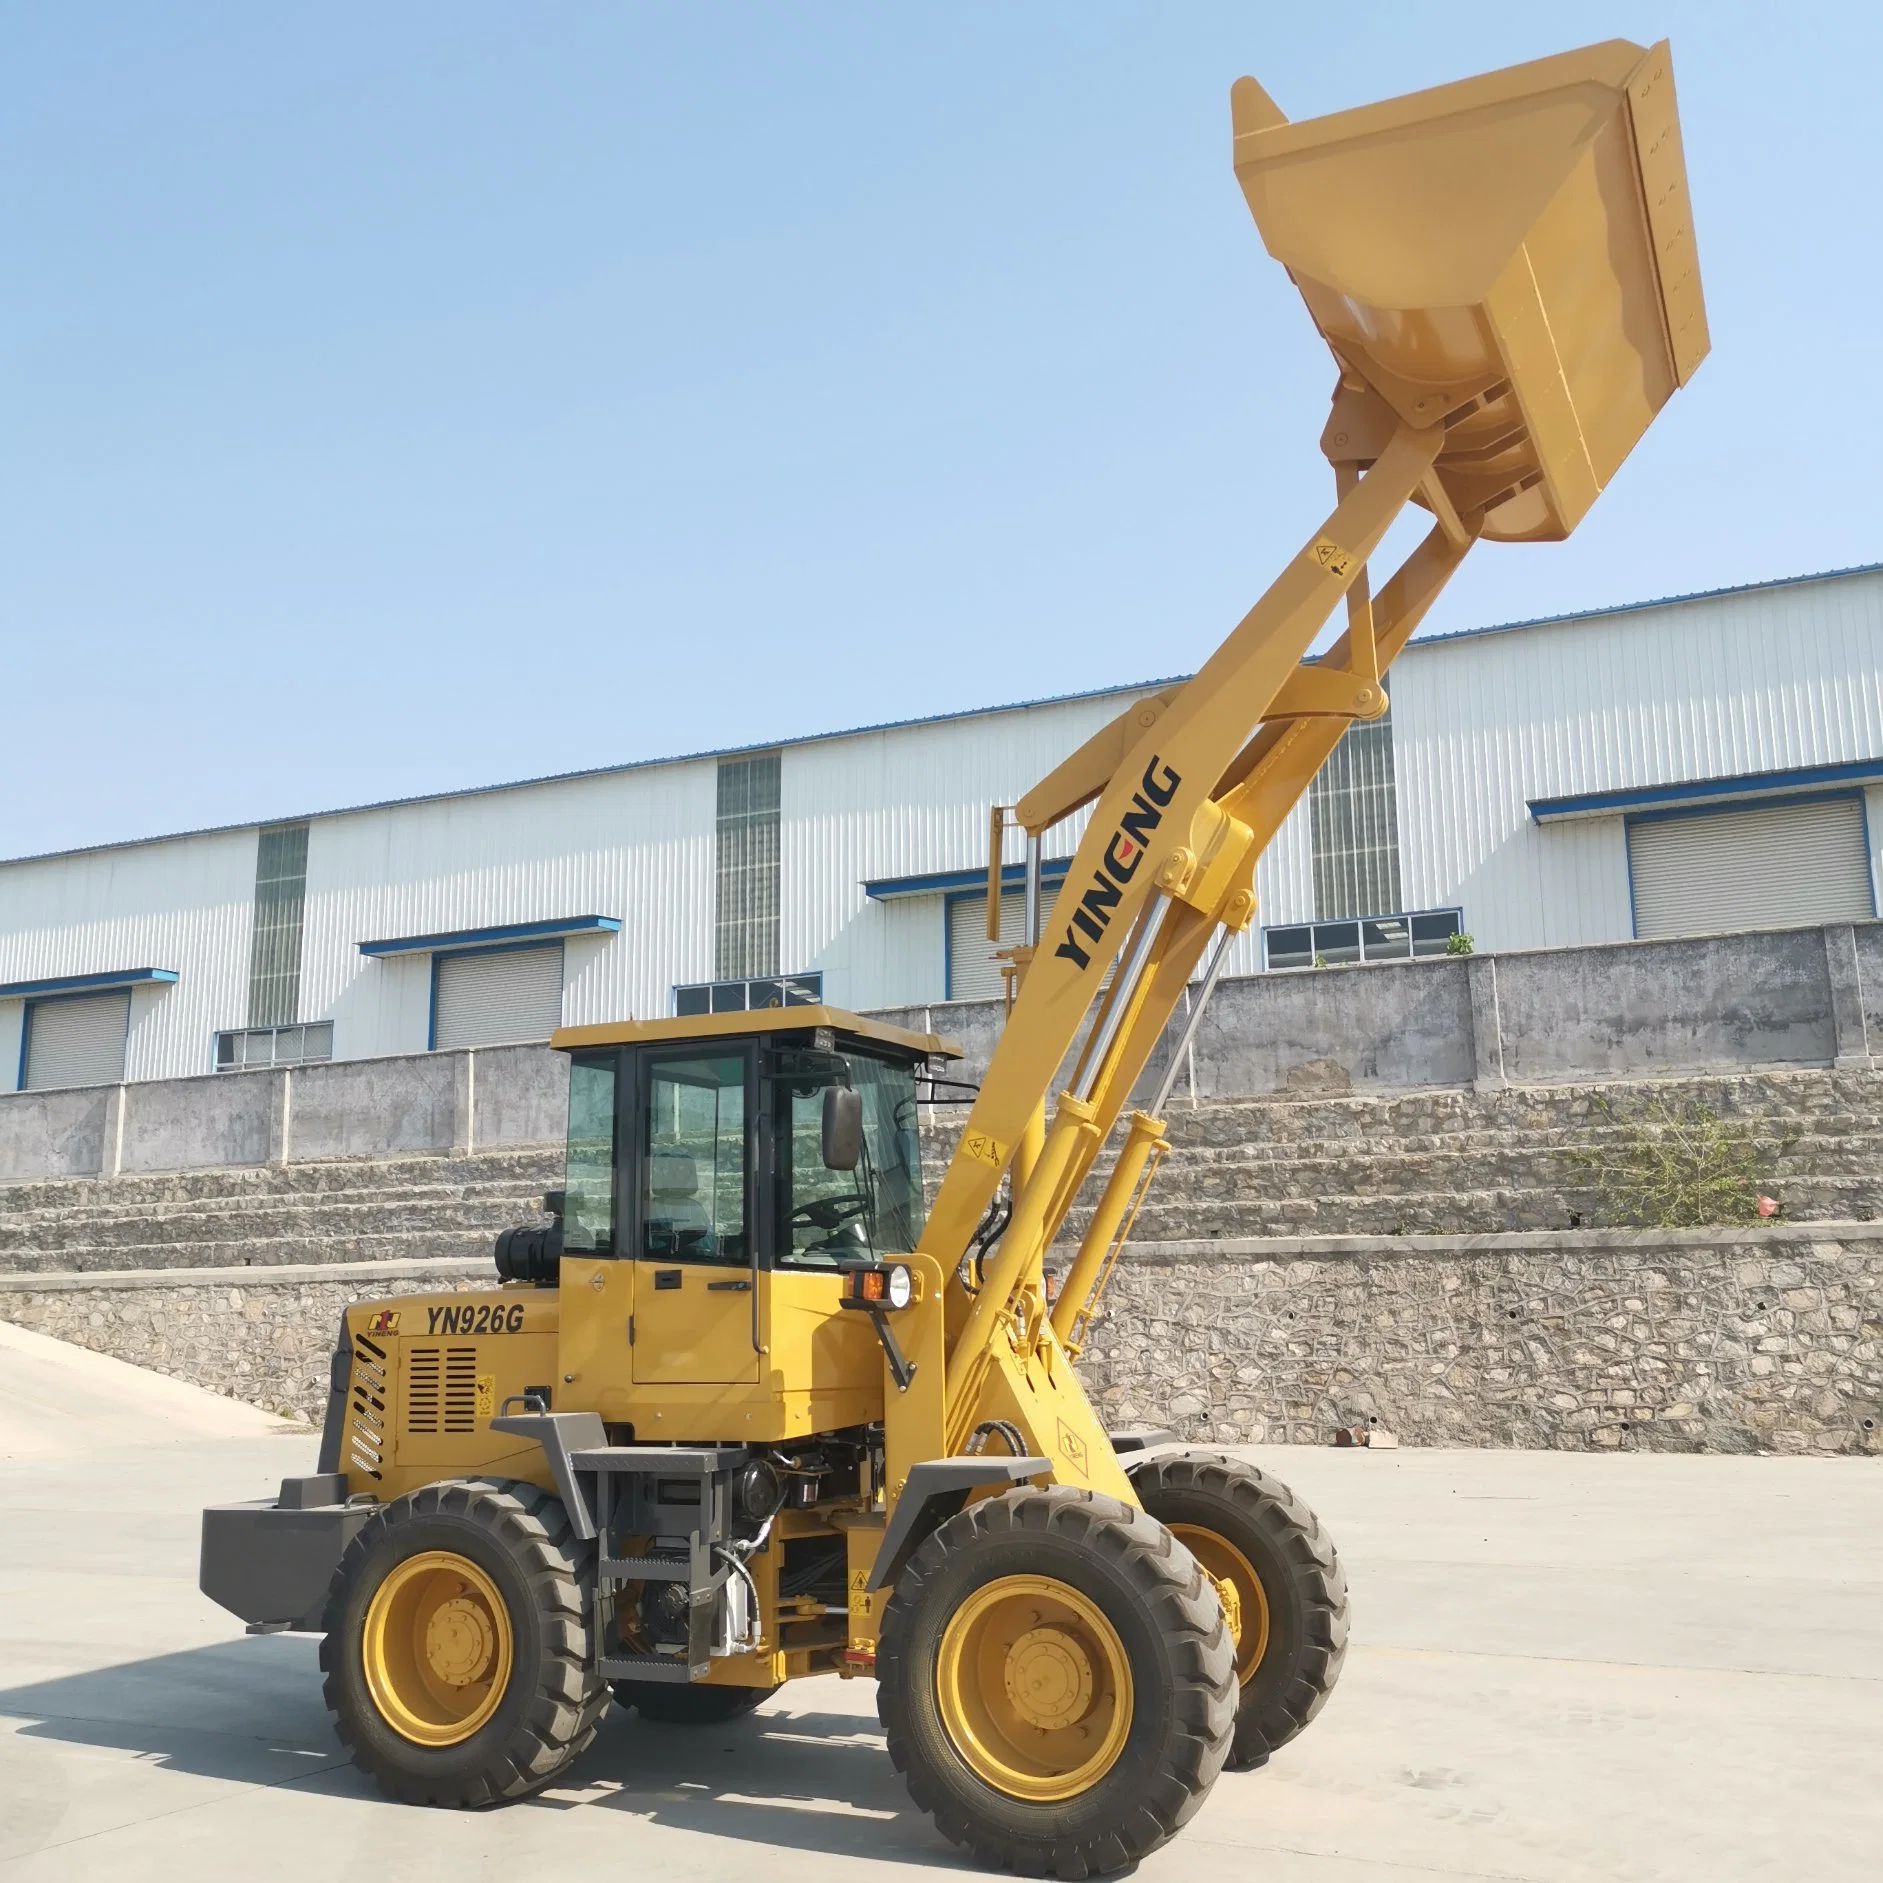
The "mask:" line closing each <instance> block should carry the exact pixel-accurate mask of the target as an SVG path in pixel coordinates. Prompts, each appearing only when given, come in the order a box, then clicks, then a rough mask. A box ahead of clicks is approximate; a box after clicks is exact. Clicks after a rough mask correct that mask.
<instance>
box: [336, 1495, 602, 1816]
mask: <svg viewBox="0 0 1883 1883" xmlns="http://www.w3.org/2000/svg"><path fill="white" fill-rule="evenodd" d="M590 1594H591V1583H590V1579H589V1573H588V1571H587V1569H586V1567H585V1565H584V1564H583V1562H582V1559H581V1556H580V1554H579V1546H578V1545H577V1543H576V1540H575V1535H574V1531H573V1529H572V1528H571V1526H570V1523H569V1520H568V1516H567V1513H566V1512H565V1511H564V1510H563V1507H562V1504H561V1503H560V1501H559V1500H558V1499H556V1498H554V1497H552V1496H551V1495H550V1494H549V1493H548V1492H546V1491H541V1490H538V1489H537V1488H536V1487H535V1486H534V1485H529V1484H517V1483H510V1482H505V1481H490V1480H479V1479H473V1480H466V1481H461V1482H446V1483H442V1484H431V1485H427V1486H426V1487H425V1488H424V1489H423V1490H420V1491H415V1492H413V1493H412V1495H411V1496H409V1497H402V1498H399V1499H398V1500H397V1501H396V1502H394V1503H391V1504H388V1505H386V1506H385V1508H384V1509H382V1510H381V1511H380V1512H379V1513H378V1515H377V1516H375V1517H374V1518H373V1520H372V1522H371V1523H369V1524H367V1525H366V1527H365V1528H364V1529H363V1530H361V1531H360V1533H359V1534H358V1535H357V1536H356V1537H355V1538H354V1539H353V1541H352V1543H350V1544H349V1545H348V1547H347V1550H346V1553H345V1555H343V1556H342V1557H341V1559H340V1566H339V1568H338V1569H337V1570H336V1571H335V1572H334V1582H333V1591H332V1594H331V1595H330V1596H329V1598H328V1605H327V1615H326V1624H327V1634H326V1637H325V1639H324V1640H323V1641H322V1642H321V1646H320V1665H321V1670H322V1672H323V1673H325V1675H326V1676H327V1679H326V1685H325V1689H324V1694H325V1698H326V1701H327V1705H328V1707H329V1708H330V1709H331V1711H332V1713H333V1715H334V1725H335V1729H336V1730H337V1731H338V1733H339V1735H340V1739H341V1741H342V1743H343V1744H344V1745H345V1746H346V1747H347V1749H348V1750H349V1751H350V1752H351V1753H352V1754H353V1760H354V1763H355V1764H356V1765H357V1766H359V1768H360V1769H361V1771H363V1772H365V1773H366V1774H367V1775H368V1776H369V1777H370V1778H372V1780H373V1781H374V1783H375V1784H377V1785H378V1787H379V1789H380V1790H381V1791H382V1792H384V1793H385V1794H386V1796H387V1797H389V1798H392V1799H395V1800H397V1801H398V1802H400V1803H403V1804H423V1805H459V1806H464V1805H491V1804H501V1803H506V1802H508V1801H509V1800H511V1799H515V1798H526V1797H528V1796H529V1795H530V1793H532V1792H535V1791H540V1790H541V1789H542V1788H543V1787H544V1786H545V1785H547V1784H549V1783H550V1782H551V1781H552V1780H553V1779H555V1778H556V1777H557V1776H558V1775H559V1774H560V1773H561V1772H562V1771H563V1770H564V1769H565V1768H566V1767H567V1766H568V1765H569V1764H570V1762H571V1761H572V1760H574V1759H575V1758H576V1756H577V1755H578V1754H579V1753H581V1752H582V1751H583V1749H584V1748H585V1747H586V1746H587V1745H588V1743H589V1741H590V1740H592V1739H593V1738H594V1737H595V1730H596V1726H597V1724H598V1723H599V1721H600V1719H601V1715H602V1713H603V1711H604V1710H605V1709H606V1707H607V1704H608V1689H607V1687H606V1686H605V1685H604V1684H603V1683H602V1681H601V1680H600V1679H599V1678H598V1677H597V1676H596V1675H595V1674H594V1673H593V1672H592V1671H591V1670H592V1667H593V1658H592V1656H591V1654H590V1641H589V1632H590V1630H589V1610H590Z"/></svg>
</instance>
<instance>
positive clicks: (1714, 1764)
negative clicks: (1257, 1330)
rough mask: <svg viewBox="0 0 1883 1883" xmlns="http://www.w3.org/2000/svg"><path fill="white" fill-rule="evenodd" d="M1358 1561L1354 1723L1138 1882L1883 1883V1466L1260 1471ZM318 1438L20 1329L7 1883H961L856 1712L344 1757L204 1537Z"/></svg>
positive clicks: (1326, 1466)
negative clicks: (420, 1796) (379, 1768)
mask: <svg viewBox="0 0 1883 1883" xmlns="http://www.w3.org/2000/svg"><path fill="white" fill-rule="evenodd" d="M1253 1455H1254V1456H1255V1457H1256V1458H1258V1459H1259V1461H1260V1462H1261V1463H1262V1464H1263V1465H1264V1466H1265V1467H1268V1468H1272V1469H1274V1470H1275V1471H1277V1472H1279V1473H1280V1474H1281V1475H1283V1476H1285V1477H1287V1478H1288V1479H1289V1480H1290V1481H1292V1482H1293V1483H1294V1484H1295V1485H1296V1486H1297V1488H1298V1489H1300V1490H1301V1491H1302V1492H1303V1493H1304V1494H1305V1495H1306V1496H1307V1497H1308V1498H1309V1499H1310V1500H1311V1501H1312V1502H1313V1503H1314V1504H1315V1505H1316V1506H1317V1508H1318V1509H1319V1510H1320V1511H1321V1513H1322V1515H1323V1516H1324V1517H1325V1518H1326V1520H1327V1521H1328V1523H1329V1524H1330V1525H1331V1527H1332V1528H1333V1530H1334V1533H1335V1536H1336V1537H1337V1539H1338V1541H1339V1544H1340V1547H1341V1551H1342V1553H1343V1555H1344V1557H1345V1559H1346V1563H1347V1568H1348V1573H1349V1575H1350V1577H1351V1578H1352V1581H1353V1586H1354V1591H1355V1596H1354V1615H1355V1623H1354V1646H1353V1651H1352V1654H1351V1656H1350V1658H1349V1660H1348V1663H1347V1670H1346V1676H1345V1678H1344V1680H1343V1681H1342V1684H1341V1687H1340V1690H1339V1692H1338V1693H1337V1694H1336V1695H1335V1697H1334V1699H1333V1700H1332V1702H1331V1703H1330V1704H1329V1706H1328V1709H1327V1711H1326V1712H1325V1713H1324V1714H1323V1715H1322V1717H1321V1718H1320V1720H1319V1721H1317V1722H1316V1724H1315V1725H1314V1726H1313V1727H1312V1728H1311V1729H1310V1730H1309V1732H1308V1733H1307V1734H1306V1735H1305V1737H1303V1738H1302V1739H1301V1740H1299V1741H1298V1742H1297V1743H1296V1744H1295V1745H1293V1746H1291V1747H1289V1748H1287V1749H1286V1750H1285V1751H1284V1752H1283V1753H1281V1754H1279V1755H1278V1756H1277V1757H1276V1758H1275V1760H1274V1761H1273V1762H1272V1764H1271V1765H1270V1766H1269V1767H1268V1768H1267V1769H1266V1770H1264V1771H1261V1772H1256V1773H1250V1774H1246V1775H1241V1776H1236V1775H1231V1776H1229V1777H1226V1778H1224V1779H1223V1780H1222V1781H1221V1782H1220V1783H1219V1784H1218V1785H1217V1787H1216V1789H1215V1791H1214V1792H1213V1793H1212V1794H1211V1796H1210V1799H1209V1801H1208V1802H1207V1804H1206V1805H1205V1806H1204V1808H1203V1810H1202V1812H1201V1813H1200V1814H1199V1815H1198V1816H1197V1818H1196V1819H1195V1820H1194V1821H1193V1822H1192V1824H1191V1825H1190V1827H1189V1828H1188V1829H1187V1830H1186V1831H1185V1832H1184V1833H1183V1834H1182V1835H1181V1836H1180V1837H1179V1838H1178V1839H1177V1840H1176V1842H1175V1843H1173V1844H1172V1845H1171V1846H1169V1847H1168V1848H1167V1849H1166V1850H1164V1851H1162V1852H1160V1853H1159V1854H1158V1855H1157V1856H1155V1857H1153V1858H1152V1859H1151V1860H1150V1861H1149V1862H1147V1863H1146V1864H1145V1865H1144V1866H1143V1869H1142V1871H1141V1875H1142V1876H1143V1877H1144V1878H1145V1879H1147V1880H1153V1883H1154V1880H1156V1879H1178V1878H1181V1879H1183V1880H1184V1883H1215V1880H1216V1879H1228V1878H1236V1879H1244V1878H1260V1879H1264V1880H1267V1879H1274V1880H1275V1883H1414V1880H1415V1879H1431V1878H1434V1877H1467V1878H1496V1879H1524V1880H1526V1883H1528V1880H1530V1879H1536V1880H1537V1883H1544V1880H1547V1883H1581V1880H1582V1879H1595V1878H1601V1879H1616V1878H1622V1879H1646V1878H1658V1877H1669V1878H1682V1879H1694V1880H1695V1883H1701V1880H1704V1883H1733V1880H1736V1879H1741V1878H1753V1877H1773V1878H1783V1879H1786V1883H1841V1880H1842V1879H1852V1880H1853V1883H1854V1880H1855V1879H1858V1878H1863V1877H1875V1876H1877V1875H1878V1874H1879V1871H1880V1866H1883V1858H1880V1857H1879V1854H1878V1853H1879V1852H1880V1851H1883V1784H1879V1773H1878V1757H1879V1747H1883V1463H1879V1462H1877V1461H1872V1460H1862V1459H1850V1460H1842V1459H1839V1460H1817V1459H1790V1458H1787V1459H1775V1458H1686V1457H1658V1456H1652V1455H1630V1456H1623V1457H1596V1456H1586V1455H1581V1454H1569V1453H1521V1452H1410V1451H1400V1452H1366V1451H1359V1452H1351V1451H1350V1452H1336V1451H1332V1450H1329V1451H1309V1450H1299V1449H1297V1450H1257V1451H1256V1452H1255V1453H1254V1454H1253ZM312 1462H313V1443H312V1440H311V1439H310V1438H309V1437H308V1435H307V1433H306V1430H305V1428H301V1429H299V1430H295V1429H292V1428H289V1429H287V1430H285V1431H284V1430H283V1429H282V1428H281V1427H279V1426H278V1425H277V1424H276V1422H275V1421H274V1420H272V1419H270V1418H269V1417H268V1416H267V1415H265V1414H261V1413H255V1412H252V1411H250V1410H249V1409H247V1408H245V1407H238V1406H234V1405H231V1404H230V1403H229V1402H227V1401H221V1400H215V1399H212V1398H210V1397H209V1396H207V1395H204V1394H199V1393H196V1392H195V1391H194V1389H191V1388H187V1387H182V1386H179V1385H177V1384H175V1383H173V1382H169V1381H161V1380H155V1379H153V1377H152V1376H150V1375H147V1374H141V1373H138V1372H136V1371H135V1370H134V1369H132V1368H128V1367H122V1366H119V1365H118V1363H116V1362H114V1361H108V1360H102V1359H99V1358H97V1357H96V1356H91V1355H78V1354H74V1352H73V1350H72V1349H69V1348H61V1347H59V1346H58V1344H57V1343H55V1342H51V1341H43V1340H38V1339H37V1338H36V1337H34V1336H30V1335H24V1334H21V1333H20V1332H19V1331H18V1330H16V1329H10V1328H6V1327H5V1326H4V1325H0V1513H4V1514H0V1879H4V1880H5V1883H53V1880H54V1879H56V1880H57V1883H83V1880H84V1879H90V1878H101V1879H105V1878H108V1879H112V1880H113V1883H116V1879H118V1878H119V1877H121V1876H122V1875H124V1874H126V1873H130V1874H135V1875H136V1876H138V1877H139V1878H140V1879H146V1880H148V1883H164V1880H165V1879H169V1878H185V1877H188V1878H192V1879H205V1880H207V1883H216V1880H217V1879H221V1878H224V1877H231V1878H233V1877H238V1876H239V1877H242V1878H244V1879H247V1878H251V1877H253V1876H255V1875H256V1874H258V1873H260V1874H264V1875H266V1876H267V1877H268V1878H269V1880H270V1883H301V1880H302V1879H306V1883H331V1879H332V1878H333V1877H335V1876H338V1875H361V1876H364V1875H371V1876H375V1877H396V1878H398V1879H400V1883H422V1880H424V1879H432V1878H438V1879H446V1878H449V1879H451V1880H452V1883H465V1880H466V1879H477V1878H490V1879H498V1878H502V1879H505V1880H506V1883H508V1880H510V1879H515V1878H520V1877H576V1876H583V1875H588V1876H597V1875H629V1876H660V1877H661V1878H663V1879H665V1880H671V1883H689V1880H690V1879H696V1878H697V1879H721V1878H730V1877H734V1876H739V1875H751V1876H754V1877H762V1878H764V1879H766V1883H774V1880H788V1879H795V1878H815V1879H818V1883H837V1880H838V1879H842V1878H848V1877H853V1876H854V1877H861V1876H864V1875H866V1874H872V1873H875V1874H883V1875H912V1874H914V1873H917V1872H921V1871H935V1872H941V1871H953V1872H960V1871H962V1870H963V1869H964V1868H966V1866H964V1865H963V1864H962V1862H961V1861H960V1859H959V1858H958V1857H957V1856H956V1855H955V1853H954V1852H953V1851H952V1849H951V1848H950V1847H949V1846H948V1845H946V1844H945V1843H943V1842H942V1840H941V1839H940V1838H939V1837H938V1836H937V1835H936V1833H935V1832H934V1831H933V1830H932V1829H931V1828H930V1826H929V1824H928V1823H927V1821H926V1820H925V1819H923V1818H922V1817H920V1816H919V1815H918V1814H917V1813H916V1812H915V1811H914V1810H913V1808H912V1807H911V1806H910V1804H909V1802H908V1800H907V1797H906V1796H905V1794H904V1792H903V1790H902V1786H901V1783H900V1781H899V1780H898V1779H897V1777H896V1775H895V1773H894V1772H893V1771H892V1770H891V1769H890V1766H889V1763H888V1760H887V1758H886V1757H885V1756H884V1753H883V1750H882V1738H881V1735H880V1733H879V1732H878V1730H877V1725H876V1716H875V1696H874V1692H873V1690H872V1688H871V1687H870V1686H869V1685H867V1684H866V1683H862V1682H858V1683H854V1684H847V1683H844V1682H841V1681H838V1680H835V1679H832V1680H821V1681H813V1682H806V1683H802V1684H800V1685H798V1686H795V1687H792V1688H790V1689H788V1690H787V1691H786V1692H785V1693H784V1694H782V1695H780V1696H779V1698H778V1699H777V1700H776V1701H774V1702H773V1703H772V1704H771V1705H769V1706H768V1707H767V1708H765V1709H764V1710H763V1711H762V1712H761V1713H759V1714H758V1715H756V1716H754V1717H752V1718H751V1719H749V1720H747V1721H744V1722H741V1723H740V1724H739V1725H737V1726H734V1727H732V1728H720V1729H709V1730H702V1731H697V1732H678V1731H674V1730H671V1729H669V1730H666V1731H664V1732H657V1731H652V1730H649V1729H647V1728H644V1727H642V1726H640V1725H639V1724H638V1723H637V1722H636V1721H634V1720H632V1719H630V1718H628V1717H627V1716H624V1715H622V1714H619V1713H617V1714H615V1715H614V1716H613V1717H612V1719H611V1720H610V1721H609V1723H608V1724H607V1725H606V1726H605V1728H604V1729H603V1732H602V1735H601V1738H600V1740H599V1741H598V1742H597V1744H596V1746H595V1747H594V1749H593V1750H592V1751H591V1752H590V1753H589V1755H588V1756H587V1757H586V1758H585V1759H584V1761H583V1762H582V1764H581V1765H580V1766H579V1767H578V1768H577V1771H576V1773H575V1775H574V1778H573V1780H572V1782H571V1783H570V1784H568V1785H565V1786H562V1787H560V1788H558V1789H557V1790H555V1791H553V1792H551V1793H549V1794H548V1795H546V1796H545V1797H543V1798H541V1799H540V1800H537V1801H534V1802H532V1803H529V1804H525V1805H518V1806H514V1807H512V1808H510V1809H508V1810H504V1811H499V1812H493V1813H484V1814H478V1815H464V1814H456V1813H444V1812H428V1811H417V1810H410V1809H404V1808H401V1807H398V1806H394V1805H389V1804H385V1803H383V1802H381V1801H380V1800H379V1799H378V1798H377V1797H376V1796H375V1795H374V1794H373V1793H372V1792H371V1791H370V1790H369V1789H368V1788H367V1786H366V1785H365V1784H364V1783H363V1782H362V1781H361V1780H360V1778H359V1777H358V1775H357V1774H356V1773H354V1772H353V1771H352V1770H351V1769H350V1768H349V1767H348V1766H347V1765H346V1763H345V1762H344V1761H343V1759H342V1758H341V1757H340V1755H339V1751H338V1747H337V1746H336V1743H335V1741H334V1739H333V1736H332V1734H331V1733H330V1731H329V1729H328V1725H327V1719H326V1715H325V1713H324V1712H323V1710H322V1707H321V1703H320V1683H319V1677H318V1675H317V1673H316V1671H315V1644H314V1643H313V1642H312V1641H311V1640H307V1639H303V1638H299V1637H289V1636H272V1637H267V1638H261V1639H254V1640H250V1639H246V1638H244V1637H243V1635H242V1634H241V1631H240V1627H239V1625H238V1624H237V1623H235V1622H234V1621H233V1620H232V1619H231V1618H229V1617H228V1616H226V1615H224V1614H222V1613H221V1612H220V1611H219V1610H217V1609H215V1608H213V1607H212V1606H211V1605H210V1604H209V1603H208V1602H207V1601H206V1600H204V1599H203V1597H202V1596H200V1595H199V1594H198V1593H197V1590H196V1528H197V1515H196V1513H197V1510H198V1507H199V1506H201V1505H202V1504H205V1503H209V1502H217V1501H224V1500H231V1499H236V1498H246V1497H256V1496H261V1495H265V1494H267V1493H269V1492H271V1491H272V1489H273V1487H274V1484H275V1481H276V1480H277V1479H278V1478H280V1477H281V1476H282V1475H283V1474H284V1473H286V1472H290V1471H298V1470H306V1469H310V1468H311V1466H312Z"/></svg>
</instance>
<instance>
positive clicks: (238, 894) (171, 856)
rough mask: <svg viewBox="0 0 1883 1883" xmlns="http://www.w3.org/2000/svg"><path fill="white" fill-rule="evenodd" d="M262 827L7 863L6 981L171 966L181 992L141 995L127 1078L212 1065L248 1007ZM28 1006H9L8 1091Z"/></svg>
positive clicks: (0, 1087)
mask: <svg viewBox="0 0 1883 1883" xmlns="http://www.w3.org/2000/svg"><path fill="white" fill-rule="evenodd" d="M254 896H255V832H254V831H252V830H238V831H223V832H218V833H217V834H215V835H213V836H203V837H183V838H177V839H175V840H173V841H171V842H168V843H153V844H141V845H138V846H136V847H134V848H129V849H123V850H93V851H88V852H85V853H83V854H80V855H77V856H67V857H43V858H36V859H34V860H32V861H30V862H24V863H11V864H8V865H7V866H6V867H5V868H0V984H4V983H7V982H13V981H25V980H49V979H53V978H55V977H58V976H63V975H68V974H97V973H106V972H110V973H116V972H119V971H121V970H123V969H126V968H169V969H172V970H173V971H174V972H175V973H176V976H177V980H176V983H175V985H174V986H153V987H140V988H138V989H136V990H135V992H134V993H133V994H132V997H131V1030H130V1035H129V1038H128V1040H127V1041H126V1044H125V1060H124V1064H125V1074H126V1076H127V1077H129V1078H133V1079H157V1078H175V1077H178V1076H180V1075H183V1074H187V1073H192V1072H207V1071H209V1070H210V1067H211V1053H212V1051H213V1038H214V1034H215V1030H216V1028H217V1027H226V1026H231V1025H240V1024H241V1017H242V1015H243V1012H244V1010H245V1008H246V1005H247V1001H248V957H249V925H250V919H251V910H252V909H253V906H254ZM20 1013H21V1003H20V1002H18V1001H16V1000H5V1001H0V1091H8V1092H10V1091H12V1090H13V1089H14V1084H15V1081H16V1079H17V1076H18V1071H19V1023H20Z"/></svg>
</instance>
